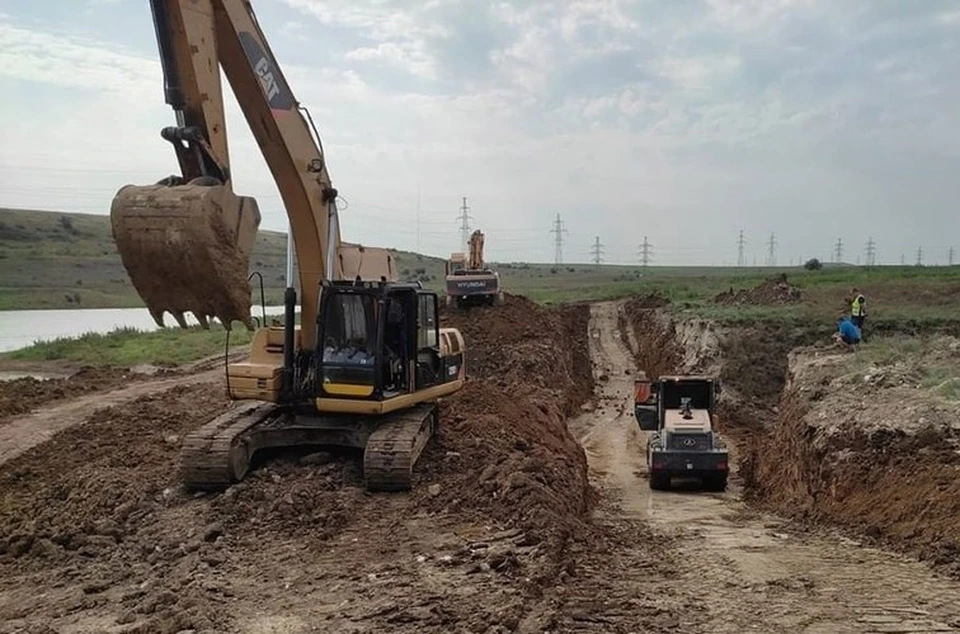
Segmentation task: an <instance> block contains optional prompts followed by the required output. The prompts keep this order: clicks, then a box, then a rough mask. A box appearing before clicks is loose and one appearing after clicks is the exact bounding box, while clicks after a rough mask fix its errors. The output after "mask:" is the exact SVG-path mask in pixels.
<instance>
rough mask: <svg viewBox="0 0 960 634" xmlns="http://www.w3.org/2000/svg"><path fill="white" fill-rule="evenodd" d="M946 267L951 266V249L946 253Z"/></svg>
mask: <svg viewBox="0 0 960 634" xmlns="http://www.w3.org/2000/svg"><path fill="white" fill-rule="evenodd" d="M947 266H953V247H950V250H949V251H947Z"/></svg>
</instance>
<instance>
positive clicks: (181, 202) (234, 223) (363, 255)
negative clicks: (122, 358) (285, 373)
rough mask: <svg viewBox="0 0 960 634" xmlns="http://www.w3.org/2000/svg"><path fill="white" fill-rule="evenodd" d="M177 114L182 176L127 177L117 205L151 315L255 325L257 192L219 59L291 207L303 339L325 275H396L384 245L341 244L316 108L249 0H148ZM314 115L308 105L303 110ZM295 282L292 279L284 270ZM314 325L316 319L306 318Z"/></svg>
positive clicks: (127, 252)
mask: <svg viewBox="0 0 960 634" xmlns="http://www.w3.org/2000/svg"><path fill="white" fill-rule="evenodd" d="M150 6H151V11H152V14H153V20H154V27H155V31H156V37H157V42H158V46H159V50H160V59H161V64H162V68H163V75H164V96H165V99H166V102H167V103H168V104H169V105H170V106H171V107H172V108H173V109H174V112H175V113H176V120H177V125H176V126H174V127H168V128H164V129H163V131H162V132H161V136H162V137H163V138H164V139H166V140H167V141H170V142H171V143H173V145H174V148H175V151H176V155H177V159H178V162H179V165H180V171H181V175H180V176H179V177H176V176H175V177H170V178H167V179H164V180H162V181H160V182H159V183H157V184H155V185H148V186H134V185H127V186H125V187H123V188H121V189H120V190H119V191H118V192H117V195H116V197H115V198H114V201H113V205H112V207H111V218H112V223H113V232H114V238H115V240H116V242H117V246H118V250H119V252H120V255H121V258H122V260H123V263H124V266H125V267H126V269H127V271H128V273H129V274H130V277H131V280H132V281H133V284H134V286H135V288H136V289H137V291H138V293H139V294H140V296H141V297H142V298H143V299H144V301H145V303H146V304H147V307H148V309H149V310H150V313H151V315H153V318H154V319H155V320H156V321H157V323H158V324H159V325H161V326H162V325H163V321H162V320H163V313H164V312H166V311H169V312H171V313H172V314H173V315H174V317H175V318H176V319H177V321H178V323H179V324H180V325H181V326H186V323H185V320H184V318H183V314H184V313H185V312H187V311H190V312H193V313H194V315H195V316H196V317H197V319H198V320H199V321H200V323H201V324H204V325H205V324H206V320H207V317H208V316H215V317H217V318H218V319H219V320H220V321H221V322H222V323H223V325H224V326H225V327H226V328H228V329H229V328H230V325H231V323H232V322H233V321H235V320H237V321H241V322H242V323H244V324H245V325H246V326H247V328H248V329H252V327H253V326H252V319H251V316H250V307H251V289H250V284H249V281H248V277H247V276H248V269H249V260H250V254H251V251H252V249H253V243H254V240H255V237H256V231H257V229H258V227H259V224H260V212H259V209H258V206H257V204H256V201H254V200H253V199H252V198H249V197H242V196H237V195H236V194H235V193H234V191H233V183H232V180H231V174H230V164H229V153H228V143H227V134H226V121H225V116H224V105H223V94H222V87H221V81H220V72H219V71H220V68H222V69H223V72H224V74H225V75H226V77H227V80H228V81H229V83H230V86H231V88H232V89H233V92H234V94H235V95H236V98H237V102H238V103H239V105H240V108H241V110H242V112H243V115H244V118H245V119H246V121H247V124H248V126H249V127H250V130H251V131H252V132H253V136H254V138H255V139H256V141H257V144H258V146H259V147H260V151H261V154H262V155H263V158H264V159H265V161H266V163H267V166H268V168H269V169H270V172H271V174H272V175H273V178H274V181H275V182H276V184H277V188H278V190H279V192H280V196H281V199H282V201H283V205H284V208H285V210H286V213H287V217H288V220H289V224H290V227H291V233H292V237H293V242H294V247H295V254H296V258H297V264H298V269H299V276H300V289H301V323H302V324H303V325H304V326H305V327H304V328H303V329H302V333H301V336H300V339H299V341H300V346H301V347H302V348H303V349H307V350H312V349H313V348H314V346H315V343H316V342H315V336H316V328H315V324H316V315H317V311H318V309H319V299H320V284H321V282H322V281H323V280H325V279H326V280H339V279H344V276H345V275H346V276H348V277H350V278H351V279H352V278H357V277H359V278H362V279H388V280H391V281H392V280H394V279H396V276H395V272H394V270H393V262H392V260H391V259H390V257H389V254H388V253H387V252H386V251H385V250H382V249H364V248H363V247H359V246H356V245H345V244H342V243H341V240H340V231H339V221H338V217H337V190H336V189H335V188H334V187H333V186H332V184H331V180H330V175H329V172H328V170H327V165H326V161H325V157H324V153H323V150H322V144H321V142H320V139H319V136H316V137H315V136H314V135H315V134H316V130H315V128H313V130H312V132H313V134H311V128H312V121H309V113H306V110H305V109H303V108H301V107H300V105H299V104H298V102H297V100H296V98H295V97H294V95H293V92H292V91H291V89H290V86H289V84H288V83H287V81H286V78H285V77H284V75H283V73H282V71H281V70H280V67H279V65H278V64H277V60H276V58H275V57H274V55H273V53H272V51H271V50H270V47H269V45H268V43H267V40H266V38H265V36H264V34H263V31H262V30H261V29H260V26H259V24H258V23H257V20H256V16H255V14H254V12H253V7H252V6H251V4H250V2H249V1H248V0H150ZM304 114H306V116H304ZM287 284H288V287H292V286H293V281H292V280H287ZM306 326H310V327H306Z"/></svg>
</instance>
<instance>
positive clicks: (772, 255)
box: [767, 233, 777, 266]
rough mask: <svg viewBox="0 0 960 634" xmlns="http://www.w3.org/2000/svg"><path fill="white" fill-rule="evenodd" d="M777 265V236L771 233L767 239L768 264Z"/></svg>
mask: <svg viewBox="0 0 960 634" xmlns="http://www.w3.org/2000/svg"><path fill="white" fill-rule="evenodd" d="M776 265H777V236H775V235H774V234H772V233H771V234H770V239H769V240H768V241H767V266H776Z"/></svg>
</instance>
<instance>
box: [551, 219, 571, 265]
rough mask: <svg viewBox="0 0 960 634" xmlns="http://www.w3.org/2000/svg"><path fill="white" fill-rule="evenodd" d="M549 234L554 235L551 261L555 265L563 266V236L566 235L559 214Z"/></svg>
mask: <svg viewBox="0 0 960 634" xmlns="http://www.w3.org/2000/svg"><path fill="white" fill-rule="evenodd" d="M550 233H555V234H556V236H554V242H553V246H554V253H553V259H554V262H555V263H556V264H563V234H565V233H568V231H567V230H566V229H564V227H563V220H561V219H560V214H557V219H556V220H554V221H553V229H551V230H550Z"/></svg>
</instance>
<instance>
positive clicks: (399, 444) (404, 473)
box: [363, 404, 438, 491]
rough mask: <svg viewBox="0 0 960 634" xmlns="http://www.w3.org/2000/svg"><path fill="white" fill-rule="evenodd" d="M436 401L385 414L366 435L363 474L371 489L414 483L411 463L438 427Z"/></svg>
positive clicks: (398, 488)
mask: <svg viewBox="0 0 960 634" xmlns="http://www.w3.org/2000/svg"><path fill="white" fill-rule="evenodd" d="M437 416H438V410H437V406H436V405H432V404H431V405H420V406H417V407H414V408H411V409H409V410H405V411H403V412H400V413H397V414H393V415H391V416H387V417H386V420H385V421H384V422H382V423H381V424H380V425H379V426H378V427H377V428H376V430H375V431H374V432H373V433H372V434H370V438H368V439H367V446H366V448H365V449H364V452H363V476H364V478H365V479H366V481H367V489H369V490H371V491H402V490H406V489H410V488H411V487H412V486H413V467H414V465H415V464H416V462H417V460H418V459H419V458H420V454H421V453H423V449H424V447H426V445H427V443H428V442H429V441H430V437H431V436H433V434H434V433H435V432H436V429H437Z"/></svg>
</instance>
